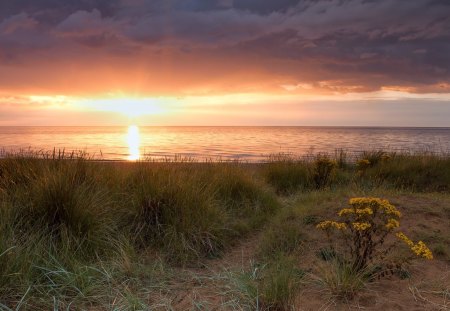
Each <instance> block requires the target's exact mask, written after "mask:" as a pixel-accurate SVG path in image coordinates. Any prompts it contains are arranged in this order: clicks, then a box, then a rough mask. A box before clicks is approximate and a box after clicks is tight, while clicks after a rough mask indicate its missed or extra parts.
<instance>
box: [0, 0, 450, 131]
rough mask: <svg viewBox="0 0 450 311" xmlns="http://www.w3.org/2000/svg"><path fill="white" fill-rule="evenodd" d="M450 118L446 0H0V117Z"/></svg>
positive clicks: (127, 120)
mask: <svg viewBox="0 0 450 311" xmlns="http://www.w3.org/2000/svg"><path fill="white" fill-rule="evenodd" d="M131 123H133V124H134V123H136V124H139V125H300V126H301V125H307V126H311V125H322V126H323V125H330V126H336V125H338V126H339V125H348V126H450V1H449V0H271V1H267V0H14V1H9V0H0V126H1V125H3V126H11V125H125V124H131Z"/></svg>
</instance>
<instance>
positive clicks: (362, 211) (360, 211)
mask: <svg viewBox="0 0 450 311" xmlns="http://www.w3.org/2000/svg"><path fill="white" fill-rule="evenodd" d="M356 214H358V215H363V214H367V215H372V214H373V210H372V209H371V208H370V207H366V208H361V209H357V210H356Z"/></svg>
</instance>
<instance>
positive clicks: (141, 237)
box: [0, 151, 450, 310]
mask: <svg viewBox="0 0 450 311" xmlns="http://www.w3.org/2000/svg"><path fill="white" fill-rule="evenodd" d="M384 155H385V153H381V152H379V153H377V152H373V153H366V154H363V155H362V156H363V157H365V158H367V159H369V161H371V165H370V167H368V168H367V169H366V170H365V171H364V172H362V173H361V172H360V171H358V168H357V167H356V165H355V163H354V162H352V160H351V158H350V157H348V156H347V155H346V154H345V153H344V152H342V151H341V152H337V153H336V154H335V155H334V156H329V157H325V156H323V155H320V156H316V157H312V158H310V159H299V158H293V157H285V156H276V157H272V158H271V159H270V161H269V163H264V164H245V163H211V162H208V163H197V162H195V161H191V160H189V161H184V162H183V161H181V162H180V163H168V162H167V163H154V162H145V161H143V162H137V163H109V162H96V161H90V160H89V158H87V157H86V156H85V155H83V154H64V153H57V152H54V153H50V154H16V155H10V156H9V157H8V158H3V159H0V309H5V310H8V308H10V309H12V310H14V309H15V308H16V307H19V308H20V309H21V310H22V309H23V310H48V309H67V308H69V309H70V308H76V309H89V308H93V309H96V308H97V307H99V308H100V309H102V308H103V309H116V310H139V309H146V308H151V307H152V303H153V305H155V301H152V300H151V299H150V298H149V297H150V296H152V295H155V296H154V297H161V295H163V296H164V295H168V296H170V294H169V293H170V290H169V288H170V282H171V280H172V281H173V280H174V279H176V275H174V274H173V272H171V271H172V270H171V269H172V268H177V269H178V268H179V267H195V268H198V267H201V266H204V265H207V262H208V259H210V258H220V257H221V256H223V255H224V254H227V252H228V251H229V250H230V249H231V248H232V247H233V246H234V245H235V244H236V243H237V242H239V240H240V239H242V238H244V237H245V236H246V235H248V234H252V236H254V235H255V233H259V235H260V237H261V238H260V239H259V240H258V244H257V245H254V247H255V249H256V253H257V254H256V255H257V256H256V257H255V259H256V260H257V265H256V266H255V267H258V268H257V269H256V268H255V269H256V270H251V271H247V272H248V273H247V272H243V273H241V274H240V276H235V277H234V281H236V282H237V283H240V289H239V290H236V289H234V292H235V293H237V292H239V293H240V294H239V295H238V296H239V297H240V298H239V299H238V300H236V301H237V302H236V303H237V304H240V303H241V304H242V305H243V306H248V307H249V308H256V306H259V307H260V309H268V310H270V309H273V310H275V309H276V310H283V309H284V310H288V309H289V308H290V306H292V305H293V304H295V297H296V295H297V292H298V290H299V287H300V286H303V285H301V282H303V280H304V274H305V273H304V271H305V270H302V269H301V268H300V267H302V268H303V269H305V266H302V263H303V262H304V261H305V262H306V261H307V260H309V259H308V258H307V256H308V253H313V254H314V252H316V251H318V250H319V249H320V248H323V247H325V245H323V243H322V242H321V241H317V240H315V238H314V237H313V236H314V234H311V232H313V231H314V230H316V229H315V225H316V224H317V222H318V221H320V220H323V219H325V218H330V217H331V216H333V215H334V214H335V211H336V210H337V208H338V207H341V206H342V205H345V204H346V200H347V199H348V197H350V196H361V195H371V196H378V195H379V194H380V193H383V194H388V195H390V194H395V193H396V192H399V191H400V192H402V191H403V192H405V193H408V191H413V192H427V191H428V192H429V191H437V192H441V193H443V195H446V194H448V191H449V189H450V188H449V185H450V160H449V158H446V157H442V156H435V155H429V154H423V155H404V154H403V155H402V154H390V157H389V158H387V157H385V156H384ZM355 161H356V160H355ZM330 163H331V164H330ZM433 212H434V213H431V212H428V213H427V215H428V217H435V214H436V213H437V214H438V215H441V214H442V215H447V214H449V213H448V212H449V209H448V208H447V206H442V209H441V210H439V211H437V210H436V211H434V210H433ZM447 216H448V215H447ZM425 229H426V228H425ZM425 231H426V233H428V231H427V230H424V232H425ZM436 232H437V231H436ZM424 234H425V233H424ZM428 234H430V233H428ZM436 235H439V237H437V238H434V237H433V238H431V236H425V235H424V236H423V239H424V241H425V242H430V243H431V244H430V245H431V247H432V249H433V251H434V252H435V255H436V257H437V258H439V259H443V260H447V261H448V258H449V256H450V255H449V254H450V252H449V249H448V247H447V243H446V242H448V236H447V237H446V236H442V234H441V233H439V232H437V233H436ZM312 245H313V247H312ZM315 258H316V260H320V259H318V258H317V256H316V257H315ZM205 262H206V263H205ZM324 264H326V265H328V266H326V268H324V269H325V270H323V271H322V272H317V271H316V272H314V273H318V274H317V275H318V278H319V279H320V284H322V286H323V287H324V288H327V290H329V291H330V293H332V295H337V296H343V297H350V296H351V295H353V293H356V292H357V291H359V290H360V288H362V287H363V286H362V285H361V283H360V282H359V281H358V280H360V279H359V278H358V276H354V275H352V274H351V273H350V272H349V271H347V270H346V269H345V267H339V266H334V267H333V266H330V265H331V262H326V263H324ZM158 295H160V296H158ZM152 297H153V296H152ZM155 299H156V301H157V300H158V299H159V298H155ZM195 301H197V300H195ZM198 301H202V300H201V297H199V300H198ZM207 306H209V305H207V304H206V302H205V304H201V303H199V304H198V307H199V308H202V307H207ZM168 307H169V306H168Z"/></svg>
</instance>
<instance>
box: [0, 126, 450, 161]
mask: <svg viewBox="0 0 450 311" xmlns="http://www.w3.org/2000/svg"><path fill="white" fill-rule="evenodd" d="M339 150H344V151H346V152H347V153H348V154H350V155H357V154H358V153H361V152H363V151H374V150H384V151H395V152H405V153H422V152H428V153H436V154H450V128H416V127H401V128H400V127H303V126H293V127H290V126H289V127H288V126H286V127H285V126H280V127H253V126H249V127H215V126H211V127H205V126H201V127H200V126H199V127H197V126H193V127H192V126H173V127H152V126H136V125H130V126H117V127H60V126H58V127H52V126H39V127H35V126H29V127H10V126H5V127H0V157H5V156H8V155H9V154H11V153H20V152H21V153H28V152H32V153H36V152H37V153H41V154H51V153H53V152H64V153H65V154H69V153H72V152H75V153H76V154H78V153H84V154H85V155H86V156H88V157H89V158H91V159H96V160H127V161H136V160H171V159H172V160H177V159H178V160H186V159H191V160H198V161H203V160H207V161H230V160H240V161H247V162H264V161H267V160H268V158H269V157H270V156H273V155H279V154H283V155H286V154H288V155H293V156H299V157H301V156H307V155H312V154H318V153H322V154H323V153H327V154H333V153H334V152H336V151H339Z"/></svg>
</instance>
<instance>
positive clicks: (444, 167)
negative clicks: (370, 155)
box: [365, 154, 450, 191]
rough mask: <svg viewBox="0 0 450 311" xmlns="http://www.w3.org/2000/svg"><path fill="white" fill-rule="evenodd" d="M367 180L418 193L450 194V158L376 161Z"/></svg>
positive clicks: (424, 156) (399, 156) (407, 157)
mask: <svg viewBox="0 0 450 311" xmlns="http://www.w3.org/2000/svg"><path fill="white" fill-rule="evenodd" d="M365 177H366V178H368V179H371V180H374V181H376V182H377V183H378V184H387V185H391V186H393V187H396V188H408V189H412V190H416V191H449V190H450V158H447V157H440V156H437V155H432V154H421V155H406V154H391V155H390V156H389V158H386V159H384V160H380V161H376V162H374V164H373V165H372V166H371V167H370V168H368V169H367V171H366V172H365Z"/></svg>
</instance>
